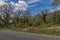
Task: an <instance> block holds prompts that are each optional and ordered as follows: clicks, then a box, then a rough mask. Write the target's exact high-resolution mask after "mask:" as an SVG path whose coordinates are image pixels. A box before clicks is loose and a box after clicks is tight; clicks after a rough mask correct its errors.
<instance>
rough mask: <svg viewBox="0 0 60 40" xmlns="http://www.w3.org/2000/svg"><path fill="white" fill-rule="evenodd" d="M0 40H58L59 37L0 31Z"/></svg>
mask: <svg viewBox="0 0 60 40" xmlns="http://www.w3.org/2000/svg"><path fill="white" fill-rule="evenodd" d="M0 40H60V37H59V36H48V35H43V34H32V33H24V32H13V31H6V30H5V31H3V30H0Z"/></svg>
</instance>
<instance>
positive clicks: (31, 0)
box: [28, 0, 41, 4]
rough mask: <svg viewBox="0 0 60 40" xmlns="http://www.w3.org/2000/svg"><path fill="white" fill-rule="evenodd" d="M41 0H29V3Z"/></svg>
mask: <svg viewBox="0 0 60 40" xmlns="http://www.w3.org/2000/svg"><path fill="white" fill-rule="evenodd" d="M40 1H41V0H29V2H28V4H32V3H36V2H40Z"/></svg>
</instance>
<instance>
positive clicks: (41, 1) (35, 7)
mask: <svg viewBox="0 0 60 40" xmlns="http://www.w3.org/2000/svg"><path fill="white" fill-rule="evenodd" d="M7 1H8V2H10V1H13V2H15V3H17V2H18V1H19V0H7ZM23 1H24V2H26V3H27V4H28V11H30V13H32V15H35V14H36V13H39V12H41V11H43V10H45V9H49V10H51V8H52V6H51V3H52V0H23Z"/></svg>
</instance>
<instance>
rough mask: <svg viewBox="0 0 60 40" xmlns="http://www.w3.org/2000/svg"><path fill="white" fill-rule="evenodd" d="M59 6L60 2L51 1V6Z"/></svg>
mask: <svg viewBox="0 0 60 40" xmlns="http://www.w3.org/2000/svg"><path fill="white" fill-rule="evenodd" d="M59 4H60V0H53V2H52V6H54V7H56V6H57V5H59Z"/></svg>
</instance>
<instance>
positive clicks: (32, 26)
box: [0, 1, 60, 35]
mask: <svg viewBox="0 0 60 40" xmlns="http://www.w3.org/2000/svg"><path fill="white" fill-rule="evenodd" d="M57 2H59V1H57ZM57 2H55V1H54V2H53V4H52V5H53V6H54V7H55V6H56V5H58V3H57ZM7 7H8V8H7ZM12 7H13V6H12V5H11V4H9V5H4V6H2V7H0V9H1V8H4V10H0V11H1V12H0V13H2V14H1V15H0V29H1V30H2V29H3V30H14V31H20V32H31V33H38V34H49V35H60V10H54V11H53V12H51V11H49V10H47V9H46V10H43V11H41V12H40V13H37V14H36V15H35V16H31V13H30V12H29V11H24V12H21V11H18V12H16V13H17V14H16V13H13V11H11V10H12Z"/></svg>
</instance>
